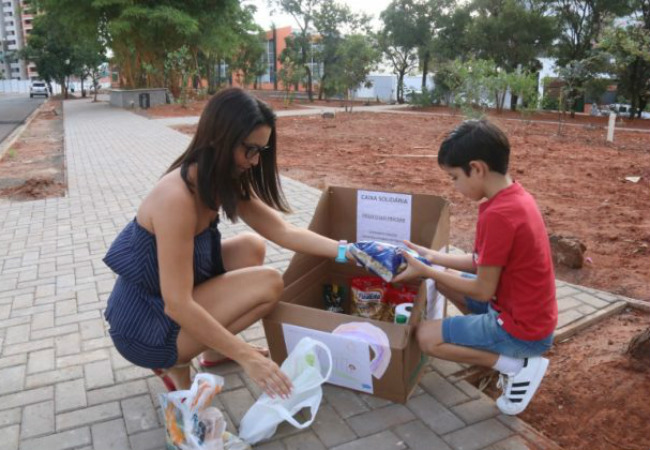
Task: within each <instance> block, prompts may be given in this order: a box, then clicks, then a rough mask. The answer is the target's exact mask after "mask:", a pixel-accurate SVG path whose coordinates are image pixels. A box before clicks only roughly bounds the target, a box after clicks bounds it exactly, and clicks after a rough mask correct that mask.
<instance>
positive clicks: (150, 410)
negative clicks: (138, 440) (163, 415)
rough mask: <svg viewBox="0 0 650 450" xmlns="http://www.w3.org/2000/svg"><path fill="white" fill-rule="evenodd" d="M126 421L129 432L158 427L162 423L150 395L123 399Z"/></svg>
mask: <svg viewBox="0 0 650 450" xmlns="http://www.w3.org/2000/svg"><path fill="white" fill-rule="evenodd" d="M121 404H122V411H123V414H124V422H125V423H126V429H127V431H128V433H129V434H133V433H138V432H140V431H146V430H150V429H152V428H158V427H159V426H160V425H161V424H160V423H159V422H158V417H156V410H155V408H154V406H153V403H152V402H151V398H150V397H149V395H140V396H138V397H133V398H128V399H125V400H122V402H121Z"/></svg>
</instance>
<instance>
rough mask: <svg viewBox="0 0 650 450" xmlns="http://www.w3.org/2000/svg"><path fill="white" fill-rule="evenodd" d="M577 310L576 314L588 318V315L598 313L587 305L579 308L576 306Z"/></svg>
mask: <svg viewBox="0 0 650 450" xmlns="http://www.w3.org/2000/svg"><path fill="white" fill-rule="evenodd" d="M577 309H578V312H579V313H580V314H582V315H583V316H588V315H590V314H593V313H595V312H596V311H598V310H597V309H596V308H594V307H593V306H589V305H581V306H578V308H577Z"/></svg>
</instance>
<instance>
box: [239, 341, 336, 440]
mask: <svg viewBox="0 0 650 450" xmlns="http://www.w3.org/2000/svg"><path fill="white" fill-rule="evenodd" d="M318 348H320V349H322V350H323V352H324V354H325V356H326V357H327V361H328V363H329V364H328V368H327V372H326V373H325V374H323V373H322V370H321V365H320V361H319V359H318V355H317V354H316V349H318ZM280 369H281V370H282V371H283V372H284V373H285V374H286V375H287V376H288V377H289V379H290V380H291V383H292V384H293V390H292V391H291V395H290V396H289V398H286V399H283V398H281V397H279V396H276V397H275V398H271V397H269V396H268V395H266V393H264V394H262V395H261V396H260V397H259V398H258V399H257V401H256V402H255V404H253V406H251V408H250V409H249V410H248V411H247V412H246V414H245V415H244V417H243V418H242V420H241V424H240V427H239V437H241V438H242V439H243V440H245V441H246V442H248V443H249V444H255V443H257V442H259V441H261V440H264V439H268V438H270V437H271V436H273V434H275V430H276V429H277V428H278V425H280V424H281V423H282V422H284V421H287V422H289V423H290V424H291V425H293V426H294V427H296V428H298V429H303V428H307V427H308V426H310V425H311V424H312V422H313V421H314V419H315V418H316V412H318V408H319V406H320V403H321V400H322V398H323V388H322V387H321V385H322V384H323V383H325V382H326V381H327V380H328V379H329V377H330V375H331V374H332V354H331V352H330V350H329V348H327V346H325V344H323V343H322V342H319V341H317V340H315V339H312V338H309V337H305V338H302V339H301V340H300V341H299V342H298V344H296V346H295V347H294V349H293V350H292V351H291V353H290V354H289V356H288V357H287V359H286V360H285V361H284V362H283V363H282V366H281V367H280ZM304 408H308V409H309V410H310V418H309V420H307V421H305V422H303V423H300V422H298V421H297V420H296V419H295V418H294V416H295V415H296V414H297V413H298V412H299V411H301V410H302V409H304Z"/></svg>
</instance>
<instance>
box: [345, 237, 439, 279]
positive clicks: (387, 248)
mask: <svg viewBox="0 0 650 450" xmlns="http://www.w3.org/2000/svg"><path fill="white" fill-rule="evenodd" d="M348 250H349V252H350V253H351V254H352V256H354V258H355V259H356V260H357V261H358V262H359V264H361V265H362V266H363V267H365V268H366V269H368V270H369V271H370V272H372V273H374V274H375V275H377V276H379V277H381V278H382V279H383V280H384V281H386V282H390V281H391V280H392V279H393V277H395V275H397V274H398V273H400V272H402V271H403V270H404V269H406V266H407V265H408V263H407V262H406V259H405V258H404V255H402V253H401V252H409V253H410V254H412V255H413V256H415V257H416V258H417V259H418V260H420V261H422V262H423V263H425V264H427V265H431V263H430V262H429V261H427V260H426V259H425V258H423V257H421V256H419V255H418V254H417V253H416V252H414V251H413V250H410V249H407V248H400V247H397V246H396V245H392V244H386V243H384V242H375V241H359V242H356V243H354V244H350V246H349V247H348Z"/></svg>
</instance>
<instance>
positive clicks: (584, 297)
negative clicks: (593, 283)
mask: <svg viewBox="0 0 650 450" xmlns="http://www.w3.org/2000/svg"><path fill="white" fill-rule="evenodd" d="M575 298H577V299H578V300H580V301H581V302H584V303H586V304H588V305H590V306H593V307H594V308H597V309H602V308H605V307H607V306H609V304H610V302H608V301H605V300H601V299H600V298H598V297H596V296H595V295H593V294H587V293H584V292H583V293H582V294H578V295H576V296H575Z"/></svg>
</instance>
